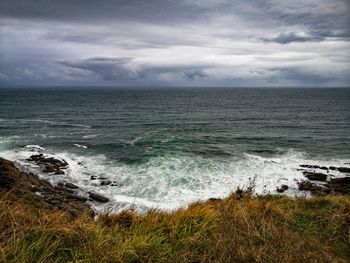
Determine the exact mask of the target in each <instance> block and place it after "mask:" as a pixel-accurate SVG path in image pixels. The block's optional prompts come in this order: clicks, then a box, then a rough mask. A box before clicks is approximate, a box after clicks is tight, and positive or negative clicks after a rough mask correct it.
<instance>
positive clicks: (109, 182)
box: [101, 180, 112, 185]
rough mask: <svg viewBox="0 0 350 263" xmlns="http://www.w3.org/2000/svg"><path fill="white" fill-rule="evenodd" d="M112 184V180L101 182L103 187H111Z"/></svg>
mask: <svg viewBox="0 0 350 263" xmlns="http://www.w3.org/2000/svg"><path fill="white" fill-rule="evenodd" d="M111 183H112V181H110V180H103V181H101V185H110V184H111Z"/></svg>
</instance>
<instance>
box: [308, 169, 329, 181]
mask: <svg viewBox="0 0 350 263" xmlns="http://www.w3.org/2000/svg"><path fill="white" fill-rule="evenodd" d="M303 175H305V177H307V178H308V179H309V180H313V181H326V180H327V175H326V174H323V173H314V172H308V171H305V172H303Z"/></svg>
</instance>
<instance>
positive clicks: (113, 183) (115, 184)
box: [109, 182, 120, 186]
mask: <svg viewBox="0 0 350 263" xmlns="http://www.w3.org/2000/svg"><path fill="white" fill-rule="evenodd" d="M109 186H120V184H118V183H117V182H112V183H111V184H110V185H109Z"/></svg>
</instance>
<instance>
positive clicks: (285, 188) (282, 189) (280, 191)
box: [276, 184, 289, 193]
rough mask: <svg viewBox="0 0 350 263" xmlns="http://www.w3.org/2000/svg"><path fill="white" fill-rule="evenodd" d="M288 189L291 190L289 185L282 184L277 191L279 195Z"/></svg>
mask: <svg viewBox="0 0 350 263" xmlns="http://www.w3.org/2000/svg"><path fill="white" fill-rule="evenodd" d="M288 189H289V187H288V185H285V184H282V185H281V186H280V187H277V189H276V191H277V192H278V193H283V192H284V191H286V190H288Z"/></svg>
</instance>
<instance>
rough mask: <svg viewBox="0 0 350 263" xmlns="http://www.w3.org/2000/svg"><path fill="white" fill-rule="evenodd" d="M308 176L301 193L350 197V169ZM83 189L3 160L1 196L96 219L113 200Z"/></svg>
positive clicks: (306, 169)
mask: <svg viewBox="0 0 350 263" xmlns="http://www.w3.org/2000/svg"><path fill="white" fill-rule="evenodd" d="M26 160H27V161H28V162H34V163H35V164H36V165H38V166H39V167H40V169H41V170H42V172H44V173H51V174H52V175H62V174H65V169H67V168H68V166H69V164H68V163H67V162H66V161H65V160H63V159H57V158H54V157H47V156H44V155H43V154H34V155H32V156H30V157H29V158H28V159H26ZM297 170H298V171H300V172H301V173H303V175H304V176H305V180H302V181H297V185H298V189H299V190H300V191H308V192H309V193H311V195H316V196H325V195H350V168H348V167H334V166H329V167H326V166H318V165H307V164H302V165H300V167H299V168H298V169H297ZM335 172H336V173H337V175H334V174H333V173H335ZM90 180H99V181H100V185H102V186H106V185H108V186H118V185H119V184H118V183H116V182H114V181H110V180H107V179H106V178H99V177H96V176H91V178H90ZM289 188H290V186H288V185H285V184H284V185H280V186H279V187H277V188H276V192H277V193H284V192H285V191H286V190H288V189H289ZM79 190H80V189H79V187H78V186H77V185H75V184H73V183H70V182H64V181H62V182H59V183H58V184H57V185H55V186H53V185H52V184H51V183H50V182H49V181H47V180H45V179H42V178H39V177H38V175H35V174H33V173H31V172H28V173H27V172H23V171H20V170H19V169H18V168H17V167H16V166H15V165H14V164H13V163H12V162H11V161H8V160H6V159H3V158H0V196H4V195H7V194H9V193H10V194H13V195H15V196H16V197H19V198H23V199H25V200H27V201H29V202H31V203H32V204H33V205H34V206H36V207H42V208H47V209H52V210H63V211H66V212H68V214H70V215H71V216H72V217H76V216H78V215H80V214H82V213H88V214H90V215H91V216H94V211H93V209H92V208H91V207H90V206H89V205H88V203H87V201H90V202H101V203H106V202H109V201H110V200H109V198H108V197H105V196H102V195H100V194H98V193H94V192H87V193H83V194H81V193H80V194H79Z"/></svg>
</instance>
